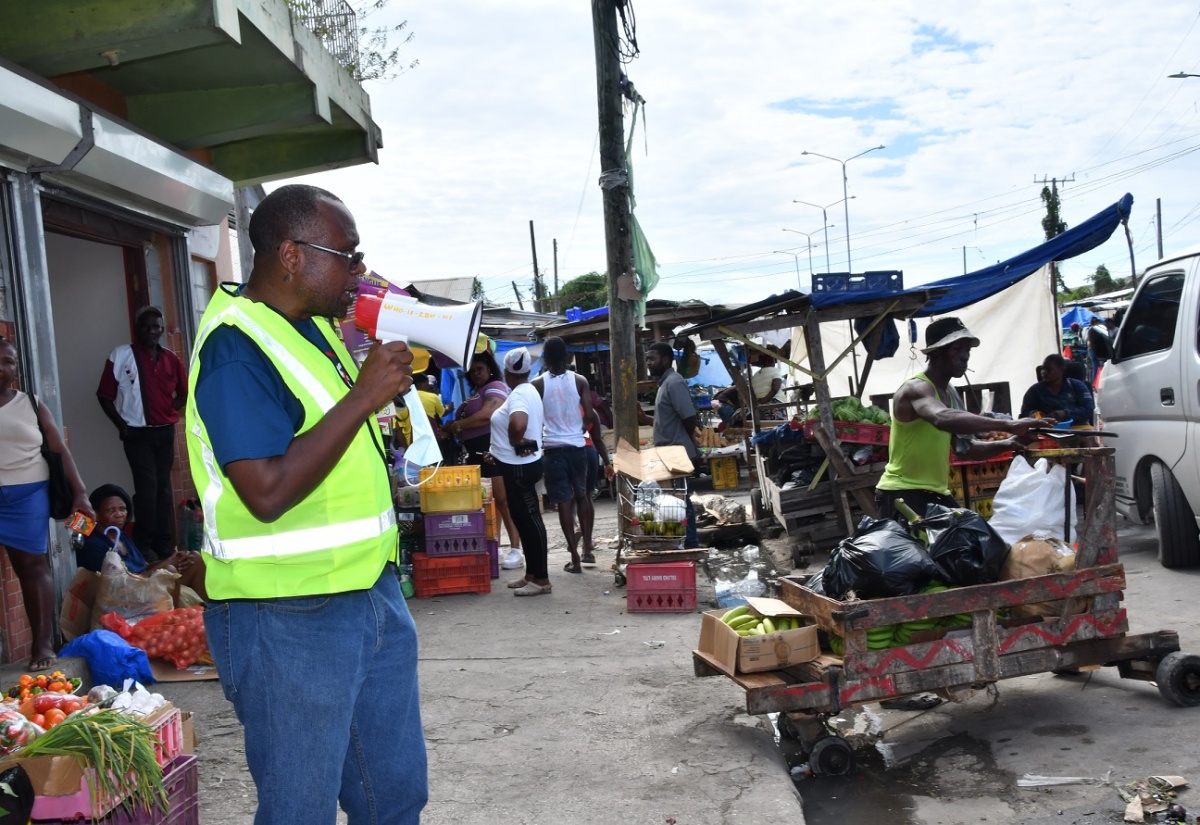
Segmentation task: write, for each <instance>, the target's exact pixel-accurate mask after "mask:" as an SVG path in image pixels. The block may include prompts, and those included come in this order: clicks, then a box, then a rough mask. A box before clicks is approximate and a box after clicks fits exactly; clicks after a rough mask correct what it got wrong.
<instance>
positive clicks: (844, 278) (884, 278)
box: [812, 269, 904, 295]
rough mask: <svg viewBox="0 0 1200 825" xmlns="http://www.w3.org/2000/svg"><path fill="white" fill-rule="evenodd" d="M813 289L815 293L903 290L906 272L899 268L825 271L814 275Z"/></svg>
mask: <svg viewBox="0 0 1200 825" xmlns="http://www.w3.org/2000/svg"><path fill="white" fill-rule="evenodd" d="M812 291H813V294H814V295H815V294H816V293H827V292H903V291H904V273H903V272H902V271H900V270H897V269H883V270H876V271H872V272H862V273H859V274H853V273H850V272H823V273H820V274H817V275H813V276H812Z"/></svg>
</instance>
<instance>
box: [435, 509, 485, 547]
mask: <svg viewBox="0 0 1200 825" xmlns="http://www.w3.org/2000/svg"><path fill="white" fill-rule="evenodd" d="M486 524H487V521H486V518H485V517H484V514H483V510H482V509H480V510H468V511H467V512H464V513H427V514H426V516H425V543H426V544H428V543H429V541H430V540H431V539H455V538H463V537H466V536H482V535H483V534H484V530H485V526H486Z"/></svg>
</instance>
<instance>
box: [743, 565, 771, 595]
mask: <svg viewBox="0 0 1200 825" xmlns="http://www.w3.org/2000/svg"><path fill="white" fill-rule="evenodd" d="M741 585H742V586H741V591H742V593H741V594H742V595H743V596H761V595H763V594H764V593H766V592H767V586H766V585H765V584H763V583H762V582H761V581H759V578H758V571H757V570H751V571H750V572H749V573H747V574H746V578H744V579H742V581H741Z"/></svg>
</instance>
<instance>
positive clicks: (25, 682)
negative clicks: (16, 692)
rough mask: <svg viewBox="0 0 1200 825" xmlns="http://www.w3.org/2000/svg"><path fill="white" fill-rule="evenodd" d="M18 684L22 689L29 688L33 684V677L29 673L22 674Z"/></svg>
mask: <svg viewBox="0 0 1200 825" xmlns="http://www.w3.org/2000/svg"><path fill="white" fill-rule="evenodd" d="M17 684H18V685H20V686H21V687H29V686H30V685H32V684H33V677H32V676H30V675H29V674H28V673H22V674H21V678H20V679H18V680H17Z"/></svg>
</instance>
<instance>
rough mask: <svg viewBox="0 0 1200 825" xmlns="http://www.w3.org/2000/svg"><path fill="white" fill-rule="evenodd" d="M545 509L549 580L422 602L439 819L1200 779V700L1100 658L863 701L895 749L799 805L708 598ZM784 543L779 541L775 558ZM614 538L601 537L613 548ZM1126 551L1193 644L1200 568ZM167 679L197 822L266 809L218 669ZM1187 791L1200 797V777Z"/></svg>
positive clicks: (1139, 541) (1009, 818)
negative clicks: (190, 761)
mask: <svg viewBox="0 0 1200 825" xmlns="http://www.w3.org/2000/svg"><path fill="white" fill-rule="evenodd" d="M597 510H598V519H597V529H596V535H597V537H602V536H611V535H612V534H613V532H614V529H615V507H614V506H613V504H612V503H611V502H609V501H607V500H601V501H600V502H598V508H597ZM547 527H548V529H549V533H550V536H551V540H552V550H551V558H550V561H551V567H550V569H551V571H554V572H552V573H551V579H552V581H553V583H554V593H553V594H552V595H550V596H547V597H537V598H533V599H514V598H513V597H512V596H511V595H510V594H509V592H508V591H507V590H506V589H504V588H503V587H502V586H500V585H502V583H503V581H504V579H501V580H500V581H499V582H494V587H493V591H492V593H491V594H488V595H478V596H472V595H460V596H446V597H440V598H435V599H421V600H413V601H410V602H409V605H410V608H411V609H412V610H413V614H414V616H415V618H416V620H417V623H418V625H419V627H420V634H421V663H420V668H421V682H422V702H423V713H424V723H425V729H426V735H427V739H428V744H429V754H430V782H431V800H430V804H429V807H428V809H427V812H426V815H425V818H424V821H425V822H427V823H450V822H455V823H480V824H481V825H483V824H484V823H488V824H489V825H490V824H491V823H496V822H512V823H542V822H544V823H556V824H558V823H634V822H646V823H662V822H666V821H667V820H668V819H669V818H674V819H675V821H676V822H678V823H689V824H690V825H697V824H698V823H728V822H739V821H751V820H760V821H761V820H765V819H769V820H773V821H777V822H784V821H786V822H789V823H797V822H803V821H804V819H805V818H807V821H808V822H809V823H810V825H819V824H820V823H834V822H836V823H839V824H841V823H846V822H883V821H887V822H889V823H899V825H905V824H906V823H912V825H917V823H920V824H921V825H935V824H936V823H944V825H956V823H967V822H970V823H976V822H987V823H989V825H996V823H1037V822H1054V823H1057V825H1085V824H1086V825H1091V824H1092V823H1108V822H1119V821H1120V811H1121V809H1122V808H1123V805H1122V803H1121V801H1120V800H1119V798H1118V797H1117V795H1116V793H1115V791H1114V790H1113V789H1112V788H1111V787H1104V786H1090V785H1070V786H1060V787H1055V788H1050V789H1037V790H1023V789H1017V788H1016V779H1017V778H1018V777H1020V776H1021V775H1023V774H1025V773H1035V774H1047V775H1056V776H1062V775H1070V776H1085V777H1101V776H1103V775H1105V774H1106V773H1107V772H1109V771H1111V772H1112V773H1111V777H1112V781H1113V782H1124V781H1127V780H1132V779H1138V778H1145V777H1146V776H1148V775H1151V774H1164V773H1173V774H1181V775H1183V776H1185V777H1188V778H1190V779H1193V780H1195V781H1200V745H1198V744H1197V742H1196V740H1195V737H1194V736H1192V735H1191V731H1193V730H1194V729H1195V725H1196V723H1197V721H1198V720H1200V716H1198V714H1200V709H1196V710H1189V709H1181V708H1177V707H1174V706H1172V705H1169V704H1167V703H1166V702H1165V700H1163V699H1162V697H1161V696H1160V695H1159V693H1158V691H1157V690H1156V689H1155V687H1154V686H1153V685H1151V684H1148V683H1144V682H1129V681H1122V680H1121V679H1119V678H1118V677H1117V675H1116V673H1115V671H1113V670H1111V669H1105V670H1102V671H1100V672H1097V673H1094V674H1092V675H1091V676H1082V677H1067V678H1062V677H1055V676H1053V675H1048V674H1046V675H1037V676H1032V677H1027V678H1022V679H1014V680H1009V681H1005V682H1001V683H1000V684H999V686H998V696H997V697H996V698H995V700H993V698H992V697H990V696H987V695H984V694H980V695H977V696H975V697H974V698H972V699H970V700H968V701H966V702H965V703H962V704H953V705H946V706H943V707H940V708H937V709H935V710H932V711H927V712H925V713H903V712H896V711H877V709H875V710H876V713H875V714H871V713H859V714H854V715H851V714H847V715H846V716H845V717H843V718H844V719H845V724H846V725H848V726H853V725H855V724H858V725H859V726H860V729H866V728H868V727H869V726H870V725H872V724H878V725H879V726H881V727H882V729H884V730H885V736H884V737H883V741H884V742H885V743H886V745H887V748H886V751H887V757H888V759H889V760H890V764H891V765H892V766H891V767H887V766H886V765H885V760H884V757H883V756H877V757H871V756H869V755H868V758H866V759H864V760H862V767H861V770H860V771H858V772H857V773H856V774H855V775H854V776H852V777H848V778H836V779H831V778H822V779H810V780H807V781H804V782H801V783H800V791H801V795H802V797H803V813H801V799H800V797H799V796H797V794H796V792H795V790H794V789H793V785H792V783H791V781H790V780H789V778H788V776H787V773H786V766H785V763H784V758H783V756H781V754H780V752H779V751H778V749H776V747H775V746H774V744H773V743H772V738H771V736H770V734H769V732H768V729H767V726H766V720H765V719H760V718H753V717H747V716H746V715H745V714H744V712H743V708H744V703H743V694H742V693H741V692H740V690H739V689H737V688H736V687H735V686H734V685H733V684H732V683H731V682H729V681H728V680H725V679H723V678H719V677H718V678H709V679H696V678H694V677H693V675H692V666H691V650H692V648H693V647H694V645H695V643H696V639H697V636H698V633H699V620H698V617H697V616H696V615H695V614H633V615H630V614H627V613H626V612H625V602H624V596H623V591H621V590H618V589H616V588H614V587H613V577H612V574H611V573H610V572H607V571H604V570H595V571H588V572H585V573H584V574H582V575H579V576H574V575H569V574H566V573H563V572H561V568H562V565H563V563H565V561H566V559H567V555H566V551H565V548H564V546H563V543H562V539H561V532H559V530H558V527H557V522H556V520H555V519H554V518H553V516H551V518H549V519H548V520H547ZM598 544H599V546H600V547H602V548H603V547H604V543H603V542H598ZM785 544H786V542H784V541H780V542H775V543H772V545H773V548H774V550H775V553H776V556H777V557H778V556H779V555H780V554H781V553H782V552H783V548H784V546H785ZM612 557H613V554H612V551H611V550H607V549H602V550H601V551H600V553H599V560H600V562H601V567H602V568H603V567H605V566H607V564H609V563H611V560H612ZM1121 561H1122V562H1123V563H1124V564H1125V566H1126V570H1127V575H1128V581H1129V587H1128V591H1127V593H1126V605H1127V606H1128V609H1129V616H1130V625H1131V629H1132V630H1133V631H1134V632H1139V631H1147V630H1155V629H1162V628H1174V629H1176V630H1178V631H1179V633H1180V637H1181V640H1182V644H1183V648H1184V650H1185V651H1196V650H1200V617H1198V615H1197V611H1196V610H1195V608H1194V604H1195V601H1196V596H1195V593H1196V584H1197V582H1196V579H1197V576H1198V575H1200V572H1196V571H1168V570H1164V569H1162V568H1161V567H1160V566H1159V565H1158V562H1157V560H1156V558H1155V541H1154V535H1153V530H1152V529H1148V528H1126V529H1123V530H1122V531H1121ZM814 569H815V568H814ZM505 575H506V576H507V575H508V574H507V573H506V574H505ZM700 598H701V601H702V604H701V608H703V607H704V605H703V600H704V599H706V598H711V590H710V589H709V588H708V587H706V586H702V588H701V596H700ZM160 689H161V690H162V692H163V693H164V694H166V695H167V696H168V697H170V698H172V699H173V700H174V701H175V702H176V703H177V704H179V705H180V706H181V707H183V708H185V709H190V710H194V711H196V715H197V731H198V735H199V739H200V744H199V751H198V752H199V756H200V770H201V791H200V793H201V815H202V821H205V822H219V823H223V825H224V824H227V825H241V823H249V822H251V821H252V812H253V786H252V785H251V783H250V782H249V777H248V774H247V772H246V768H245V762H244V756H243V753H242V746H241V730H240V727H239V726H238V724H237V721H236V720H235V719H234V717H233V714H232V711H231V709H230V706H229V705H228V703H226V702H225V700H224V699H223V698H222V696H221V694H220V689H219V687H218V686H217V684H216V683H215V682H205V683H190V684H172V685H162V686H160ZM331 689H336V686H331ZM281 700H283V697H281ZM314 724H315V725H316V726H317V728H319V724H317V722H316V720H314ZM312 747H320V737H319V736H317V735H314V739H313V742H312ZM297 758H303V754H297ZM1193 796H1194V797H1195V798H1194V799H1192V798H1191V797H1193ZM1180 801H1181V802H1182V803H1183V804H1184V805H1185V806H1187V807H1189V808H1190V807H1194V808H1195V809H1196V811H1197V812H1200V791H1191V790H1185V791H1183V792H1182V793H1181V796H1180ZM1189 803H1190V804H1189ZM1060 812H1061V814H1060Z"/></svg>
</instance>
